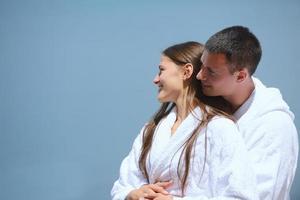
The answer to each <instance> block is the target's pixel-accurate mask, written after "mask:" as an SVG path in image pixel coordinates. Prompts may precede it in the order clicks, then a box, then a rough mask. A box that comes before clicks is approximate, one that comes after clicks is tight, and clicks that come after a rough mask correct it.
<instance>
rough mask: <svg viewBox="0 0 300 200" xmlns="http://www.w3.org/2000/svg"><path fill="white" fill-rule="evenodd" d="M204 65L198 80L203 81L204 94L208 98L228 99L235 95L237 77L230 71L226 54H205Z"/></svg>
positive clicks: (203, 56)
mask: <svg viewBox="0 0 300 200" xmlns="http://www.w3.org/2000/svg"><path fill="white" fill-rule="evenodd" d="M201 61H202V63H203V65H202V67H201V70H200V72H199V73H198V74H197V79H199V80H201V83H202V90H203V93H204V94H205V95H207V96H223V97H225V98H226V97H227V96H230V95H232V94H233V92H234V90H235V87H236V85H237V83H236V77H235V75H234V74H232V73H231V72H230V71H229V67H230V66H229V63H228V62H227V59H226V56H225V54H222V53H209V52H207V51H206V50H205V51H204V52H203V54H202V57H201Z"/></svg>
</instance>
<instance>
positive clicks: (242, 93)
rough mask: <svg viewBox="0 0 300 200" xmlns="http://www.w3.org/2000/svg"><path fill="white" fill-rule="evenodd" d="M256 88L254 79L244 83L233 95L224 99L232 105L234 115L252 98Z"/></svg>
mask: <svg viewBox="0 0 300 200" xmlns="http://www.w3.org/2000/svg"><path fill="white" fill-rule="evenodd" d="M254 88H255V85H254V82H253V80H252V78H249V79H247V80H245V81H243V82H242V83H241V84H240V85H239V86H238V87H237V88H236V89H235V91H234V93H233V94H232V95H229V96H224V99H225V100H226V101H228V102H229V103H230V104H231V107H232V111H233V113H234V112H235V111H237V110H238V109H239V108H240V107H241V106H242V105H243V104H244V103H245V102H246V101H247V99H248V98H249V97H250V95H251V94H252V92H253V90H254Z"/></svg>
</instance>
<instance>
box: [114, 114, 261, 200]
mask: <svg viewBox="0 0 300 200" xmlns="http://www.w3.org/2000/svg"><path fill="white" fill-rule="evenodd" d="M175 110H176V109H173V111H172V112H171V113H170V114H169V115H168V116H167V117H165V118H164V119H162V120H161V122H160V124H159V125H158V127H157V128H156V131H155V135H154V140H153V144H152V148H151V150H150V154H149V156H148V162H147V171H148V174H149V179H150V180H149V181H150V183H155V182H157V181H168V180H172V181H173V185H172V186H171V187H170V188H168V189H167V191H168V192H169V193H170V194H171V195H173V196H174V200H175V199H185V200H196V199H197V200H202V199H203V200H204V199H215V200H217V199H220V200H221V199H227V200H229V199H251V200H255V199H258V197H257V191H256V186H255V175H254V173H253V170H252V167H251V164H250V162H249V161H248V154H247V152H246V148H245V145H244V142H243V140H242V138H241V135H240V134H239V132H238V130H237V127H236V125H235V124H234V122H233V121H231V120H229V119H226V118H223V117H215V118H213V119H212V120H211V121H210V122H209V124H208V126H207V128H205V129H202V130H201V133H200V134H199V137H198V139H197V142H196V146H195V151H194V153H193V154H192V159H191V161H190V162H191V169H190V173H189V176H188V182H187V188H186V192H185V196H184V197H180V196H181V189H180V182H179V179H178V175H177V165H178V161H179V157H180V153H181V151H182V146H183V144H184V142H185V141H186V140H187V138H188V137H189V136H190V135H191V133H192V131H193V130H194V129H195V127H196V126H197V125H198V123H199V120H198V119H201V110H200V109H199V108H196V109H194V111H193V112H192V113H191V114H189V115H188V116H187V118H186V119H185V120H184V121H183V122H182V123H181V125H180V126H179V127H178V128H177V130H176V132H175V133H174V134H173V135H171V127H172V126H173V124H174V122H175V120H176V111H175ZM205 132H206V135H207V156H206V162H205V163H204V160H205ZM142 135H143V129H142V130H141V132H140V134H139V135H138V136H137V138H136V139H135V141H134V144H133V147H132V150H131V151H130V153H129V155H128V156H127V157H126V158H125V159H124V160H123V162H122V164H121V168H120V177H119V179H118V180H117V181H116V182H115V183H114V186H113V188H112V191H111V196H112V199H113V200H124V199H125V198H126V196H127V194H128V193H129V192H130V191H132V190H133V189H137V188H139V187H141V186H142V185H144V184H149V182H147V180H146V179H145V177H144V176H143V175H142V173H141V171H140V169H139V166H138V160H139V156H140V150H141V146H142ZM204 164H205V167H204ZM203 167H204V172H203V175H202V178H201V174H202V170H203Z"/></svg>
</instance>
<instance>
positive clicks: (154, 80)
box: [153, 74, 159, 84]
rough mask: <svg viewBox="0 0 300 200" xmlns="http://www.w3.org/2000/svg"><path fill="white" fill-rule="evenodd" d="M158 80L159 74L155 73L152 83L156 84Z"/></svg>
mask: <svg viewBox="0 0 300 200" xmlns="http://www.w3.org/2000/svg"><path fill="white" fill-rule="evenodd" d="M158 82H159V76H158V75H157V74H156V75H155V77H154V79H153V83H154V84H158Z"/></svg>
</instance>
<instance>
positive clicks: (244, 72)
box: [234, 68, 249, 82]
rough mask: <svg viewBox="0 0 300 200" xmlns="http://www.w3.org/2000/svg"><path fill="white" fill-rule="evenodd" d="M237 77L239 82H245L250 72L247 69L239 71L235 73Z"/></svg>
mask: <svg viewBox="0 0 300 200" xmlns="http://www.w3.org/2000/svg"><path fill="white" fill-rule="evenodd" d="M234 73H235V76H236V80H237V82H243V81H244V80H245V79H247V77H248V76H249V72H248V70H247V68H242V69H239V70H238V71H236V72H234Z"/></svg>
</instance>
